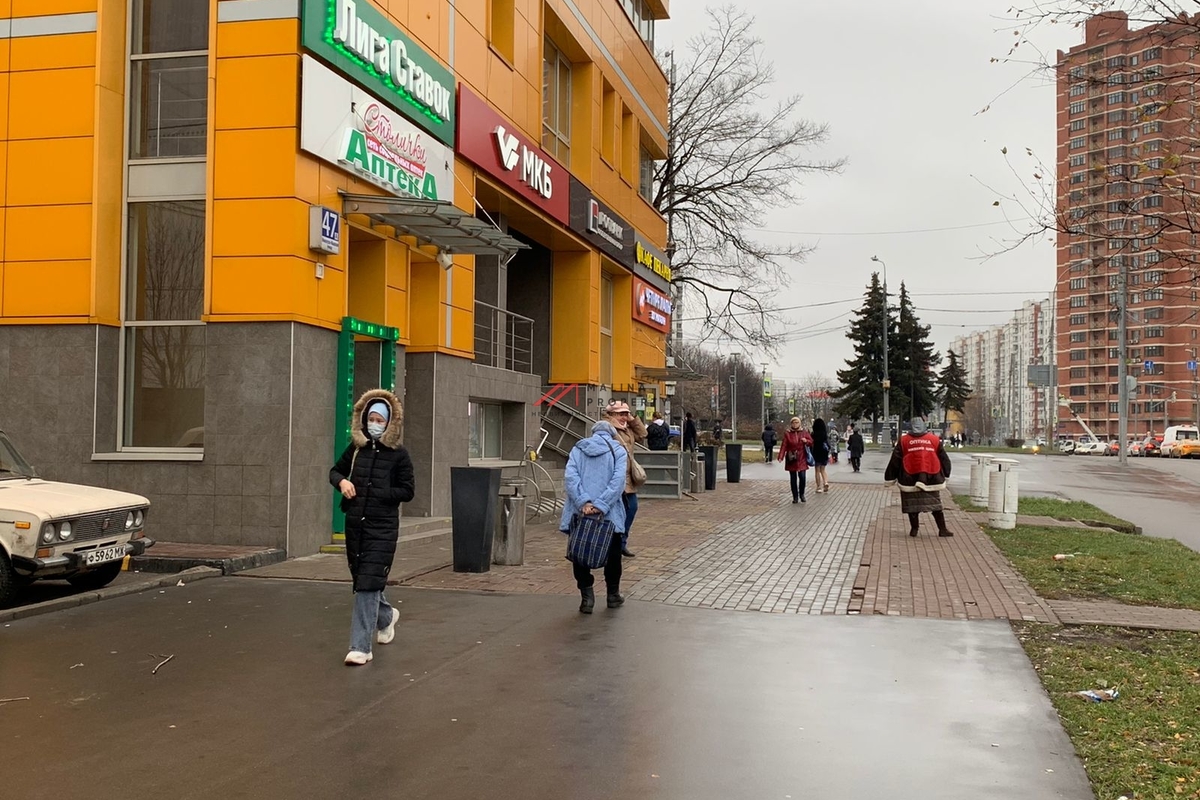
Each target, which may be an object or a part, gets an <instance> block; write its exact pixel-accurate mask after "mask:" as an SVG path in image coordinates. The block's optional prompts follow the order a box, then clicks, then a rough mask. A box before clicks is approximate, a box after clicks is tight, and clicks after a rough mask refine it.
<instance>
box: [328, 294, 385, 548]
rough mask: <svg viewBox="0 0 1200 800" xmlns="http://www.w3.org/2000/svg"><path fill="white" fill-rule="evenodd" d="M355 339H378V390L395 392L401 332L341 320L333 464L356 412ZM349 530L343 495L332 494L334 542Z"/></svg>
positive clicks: (335, 398) (340, 453) (364, 323)
mask: <svg viewBox="0 0 1200 800" xmlns="http://www.w3.org/2000/svg"><path fill="white" fill-rule="evenodd" d="M356 339H376V340H378V341H379V342H380V343H381V344H382V352H381V353H380V360H379V388H381V389H387V390H388V391H389V392H395V391H396V342H398V341H399V340H400V330H399V329H398V328H390V327H388V326H387V325H379V324H377V323H374V322H365V321H363V320H361V319H355V318H354V317H344V318H343V319H342V332H341V334H340V335H339V336H338V358H337V389H336V392H335V394H334V429H333V460H334V461H335V462H336V461H337V460H338V459H339V458H340V457H341V455H342V453H343V452H344V451H345V449H346V448H347V447H348V446H349V445H350V415H351V413H352V412H353V411H354V402H355V401H356V400H357V399H358V398H357V397H355V396H354V342H355V340H356ZM345 530H346V515H345V513H343V512H342V495H341V493H340V492H338V491H337V490H336V489H335V490H334V491H333V531H334V537H333V540H334V542H335V543H338V542H340V541H341V540H340V538H339V534H342V533H344V532H345Z"/></svg>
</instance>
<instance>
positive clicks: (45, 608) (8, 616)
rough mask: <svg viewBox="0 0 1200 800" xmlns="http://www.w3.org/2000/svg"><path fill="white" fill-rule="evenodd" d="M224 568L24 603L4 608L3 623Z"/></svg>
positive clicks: (197, 577)
mask: <svg viewBox="0 0 1200 800" xmlns="http://www.w3.org/2000/svg"><path fill="white" fill-rule="evenodd" d="M221 575H222V573H221V570H219V569H215V568H213V567H193V568H191V569H186V570H183V571H182V572H177V573H175V574H172V575H161V576H159V577H157V578H152V579H150V580H148V581H144V582H143V581H139V582H137V583H126V584H122V585H120V586H108V587H105V588H103V589H100V590H99V591H95V592H80V593H79V594H73V595H71V596H70V597H58V598H55V599H54V600H47V601H46V602H44V603H35V604H33V605H31V606H23V607H21V608H10V609H7V610H3V611H0V623H3V622H13V621H15V620H19V619H27V618H28V617H37V616H40V615H42V614H52V613H54V612H55V611H64V610H66V609H68V608H75V607H76V606H87V605H91V604H92V603H98V602H100V601H101V600H111V599H113V598H114V597H124V596H125V595H130V594H138V593H139V592H144V591H146V590H147V589H160V588H162V587H164V586H174V585H175V584H177V583H178V582H179V581H180V580H182V579H184V578H186V579H187V580H186V581H185V582H186V583H191V582H193V581H199V580H203V579H205V578H219V577H221Z"/></svg>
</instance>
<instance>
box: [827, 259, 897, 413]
mask: <svg viewBox="0 0 1200 800" xmlns="http://www.w3.org/2000/svg"><path fill="white" fill-rule="evenodd" d="M863 297H864V300H863V304H862V307H861V308H859V309H858V310H857V311H855V312H854V319H853V321H851V323H850V330H849V332H848V333H847V334H846V338H847V339H849V340H850V341H852V342H854V357H853V358H850V359H847V360H846V368H845V369H840V370H838V372H837V377H838V383H839V388H838V389H837V390H836V391H834V392H832V393H831V396H832V397H833V398H834V400H836V401H837V403H836V404H835V405H834V407H833V410H834V411H835V412H836V413H837V414H838V415H839V416H846V417H849V418H850V419H862V418H864V417H865V418H870V420H871V422H872V424H874V423H876V422H877V421H878V420H879V417H880V415H881V414H882V413H883V319H884V313H885V312H884V306H885V298H884V296H883V285H882V284H881V283H880V282H879V273H878V272H876V273H873V274H872V275H871V282H870V284H868V286H867V291H866V294H865V295H864V296H863ZM888 325H889V330H888V335H889V336H891V335H893V333H894V331H895V328H896V323H895V319H894V318H893V316H892V314H891V312H890V310H889V311H888ZM890 344H891V343H890V342H889V345H890ZM890 349H892V348H891V347H889V350H890ZM889 366H890V365H889Z"/></svg>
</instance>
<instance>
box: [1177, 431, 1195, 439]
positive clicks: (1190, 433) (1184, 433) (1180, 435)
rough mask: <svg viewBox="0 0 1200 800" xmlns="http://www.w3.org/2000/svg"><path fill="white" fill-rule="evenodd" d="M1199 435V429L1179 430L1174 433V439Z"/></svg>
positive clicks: (1192, 437) (1191, 437)
mask: <svg viewBox="0 0 1200 800" xmlns="http://www.w3.org/2000/svg"><path fill="white" fill-rule="evenodd" d="M1197 437H1200V431H1179V433H1177V434H1175V438H1176V439H1195V438H1197Z"/></svg>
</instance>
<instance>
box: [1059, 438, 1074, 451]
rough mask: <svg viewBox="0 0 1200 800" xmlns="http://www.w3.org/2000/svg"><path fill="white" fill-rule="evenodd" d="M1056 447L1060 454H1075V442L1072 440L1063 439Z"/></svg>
mask: <svg viewBox="0 0 1200 800" xmlns="http://www.w3.org/2000/svg"><path fill="white" fill-rule="evenodd" d="M1056 446H1057V447H1058V449H1059V451H1060V452H1063V453H1066V454H1067V455H1071V454H1072V453H1074V452H1075V440H1073V439H1063V440H1062V441H1060V442H1059V443H1058V444H1057V445H1056Z"/></svg>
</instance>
